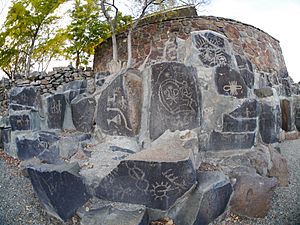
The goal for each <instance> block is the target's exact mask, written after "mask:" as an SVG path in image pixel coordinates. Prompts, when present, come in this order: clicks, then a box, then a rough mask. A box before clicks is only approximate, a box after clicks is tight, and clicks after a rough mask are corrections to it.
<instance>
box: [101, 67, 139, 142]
mask: <svg viewBox="0 0 300 225" xmlns="http://www.w3.org/2000/svg"><path fill="white" fill-rule="evenodd" d="M142 93H143V88H142V79H141V78H140V77H139V76H138V73H137V72H136V71H128V72H126V73H125V74H119V75H118V76H117V77H116V78H115V79H114V80H113V81H112V82H111V83H110V84H109V85H108V86H107V87H106V88H105V89H104V91H103V92H102V94H101V96H100V98H99V100H98V108H97V117H96V123H97V125H98V126H99V127H100V128H101V130H102V132H103V133H105V134H109V135H120V136H129V137H131V136H134V135H136V134H137V133H138V131H139V128H140V120H141V107H142Z"/></svg>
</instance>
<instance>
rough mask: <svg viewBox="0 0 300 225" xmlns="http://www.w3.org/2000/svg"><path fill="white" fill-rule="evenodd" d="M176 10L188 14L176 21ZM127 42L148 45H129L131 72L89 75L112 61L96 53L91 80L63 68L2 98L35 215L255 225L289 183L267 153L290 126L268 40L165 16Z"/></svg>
mask: <svg viewBox="0 0 300 225" xmlns="http://www.w3.org/2000/svg"><path fill="white" fill-rule="evenodd" d="M183 10H186V9H183ZM185 12H195V10H192V9H189V10H187V11H184V13H182V14H181V13H178V12H176V13H175V15H184V14H185ZM177 13H178V14H177ZM172 15H174V14H172ZM167 16H168V15H167ZM205 21H206V22H205ZM176 24H177V25H176ZM199 24H202V25H201V26H200V25H199ZM207 26H208V27H207ZM239 26H240V27H239ZM151 27H152V28H153V27H154V28H155V30H153V31H151V32H150V31H149V32H142V29H150V28H151ZM237 27H239V28H241V29H238V28H237ZM154 28H153V29H154ZM201 28H202V29H201ZM157 29H160V30H157ZM246 31H248V32H250V33H247V32H246ZM243 32H244V33H243ZM251 32H252V33H251ZM137 34H138V35H149V37H148V38H143V36H141V37H140V38H137V37H136V38H135V42H134V43H135V44H134V46H133V47H134V55H135V59H136V63H137V64H136V68H131V69H128V70H121V71H118V72H116V73H109V72H103V71H99V70H102V69H103V70H104V69H106V67H105V64H106V62H108V61H109V57H108V56H109V55H110V54H109V52H110V49H109V48H107V46H106V45H101V46H100V47H98V48H97V49H98V50H97V54H96V56H95V65H94V68H95V69H96V70H98V72H97V73H96V74H95V76H94V77H92V79H87V78H88V77H89V76H90V75H92V74H93V73H92V71H83V72H82V73H81V74H83V75H79V74H78V73H77V72H76V71H75V72H74V71H73V70H70V68H64V69H60V72H59V71H57V72H54V73H53V74H52V73H51V75H50V76H44V77H43V76H42V75H41V74H38V75H37V76H34V77H35V78H32V80H31V81H30V80H29V79H27V80H26V81H25V82H24V81H23V82H20V83H19V84H18V85H21V86H16V87H13V88H12V89H10V91H9V95H8V96H9V98H8V101H9V108H8V115H7V116H4V117H1V121H0V122H1V123H0V124H1V126H0V127H1V137H2V138H1V143H2V144H3V147H4V150H5V151H6V152H7V153H9V154H10V155H13V156H15V157H18V158H19V159H21V160H24V163H23V165H24V167H25V168H26V171H27V173H28V176H29V178H30V180H31V182H32V184H33V187H34V189H35V191H36V193H37V195H38V197H39V198H40V201H41V203H42V205H44V207H45V208H46V209H47V212H49V213H50V214H51V215H54V216H55V217H57V218H59V219H61V220H64V221H66V220H68V219H69V218H70V217H71V216H72V215H74V214H75V213H76V212H78V213H79V215H81V217H82V220H81V223H82V224H83V225H90V224H95V223H96V222H97V223H98V222H100V223H103V224H118V222H119V221H121V220H122V221H124V223H125V224H127V225H137V224H139V225H141V224H142V225H143V224H145V225H146V224H149V221H153V220H158V219H160V218H166V217H169V218H172V219H173V220H174V222H175V223H176V224H179V225H187V224H188V225H196V224H197V225H198V224H208V223H210V222H211V221H213V220H215V219H216V218H217V217H218V216H220V215H221V214H222V213H223V212H224V211H225V210H226V209H227V207H228V206H229V209H230V210H231V211H233V212H235V213H237V214H239V215H243V216H249V217H263V216H265V215H266V214H267V211H268V209H269V207H270V202H271V201H270V200H271V198H272V194H273V192H274V188H275V187H276V186H277V185H282V186H285V185H288V171H287V166H286V161H285V160H284V159H283V158H282V157H281V155H280V154H279V153H278V151H277V150H276V149H275V147H276V146H277V143H278V142H279V141H281V140H283V139H284V135H286V134H290V133H293V134H295V135H296V136H297V135H298V133H297V131H296V130H297V129H299V127H300V125H299V124H300V122H299V120H300V116H299V113H300V111H299V108H300V98H299V95H298V94H299V85H298V84H292V80H291V78H290V77H289V76H288V74H287V72H286V67H285V64H284V60H283V58H282V55H281V52H280V47H279V44H278V42H277V41H276V40H275V39H273V38H272V37H270V36H269V35H267V34H266V33H264V32H262V31H260V30H258V29H256V28H253V27H251V26H249V25H245V24H241V23H238V22H235V21H231V20H225V19H219V18H212V17H207V18H206V19H204V18H203V17H200V18H198V17H187V18H176V19H169V17H167V19H166V20H163V21H160V22H153V23H151V22H150V24H148V25H143V26H141V27H140V28H139V30H138V32H137ZM150 34H152V35H151V36H150ZM250 35H252V36H250ZM255 35H258V36H257V37H256V38H254V37H255ZM155 38H158V39H157V40H156V39H155ZM151 39H152V40H153V41H150V40H151ZM251 39H254V40H252V41H253V43H252V41H250V42H249V43H248V42H247V40H248V41H249V40H251ZM137 41H139V42H140V44H137ZM254 42H255V43H256V44H257V46H258V47H257V49H254V50H253V52H254V53H252V52H251V51H250V50H249V49H250V47H251V48H254V46H255V44H254ZM122 43H123V42H122ZM142 43H143V44H142ZM151 43H152V45H153V46H152V47H150V45H151ZM259 44H260V45H259ZM140 46H144V47H145V49H144V50H143V49H142V48H141V47H140ZM147 46H148V47H149V51H150V49H151V51H150V53H151V54H148V50H147ZM259 46H260V47H259ZM120 48H121V50H122V49H123V47H122V46H121V47H120ZM248 48H249V49H248ZM145 50H146V51H145ZM101 51H102V52H105V53H102V52H101ZM142 51H144V52H142ZM250 52H251V53H250ZM267 52H269V53H270V52H272V54H270V55H269V54H268V53H267ZM121 56H122V57H123V56H124V55H122V54H121ZM99 57H102V60H103V61H101V63H99V62H98V61H97V60H99ZM97 62H98V63H97ZM140 65H143V66H142V67H140V70H138V69H137V67H139V66H140ZM86 73H88V74H89V75H87V74H86ZM75 74H76V75H75ZM40 76H41V78H39V77H40ZM76 76H79V77H82V76H83V79H79V80H73V79H75V78H73V77H76ZM48 77H49V78H48ZM59 79H61V81H62V82H64V81H70V82H68V83H63V84H62V85H59V86H56V85H55V82H57V80H59ZM47 82H48V83H47ZM46 83H47V84H46ZM34 84H36V86H34ZM60 84H61V83H60ZM42 85H43V86H42ZM47 85H49V86H47ZM50 85H51V86H50ZM73 184H74V185H76V186H77V187H78V188H77V189H76V188H74V185H73ZM249 193H250V194H249ZM230 199H231V200H230ZM261 199H264V200H265V199H266V200H265V201H261ZM61 202H63V207H61ZM86 202H87V203H86ZM85 203H86V204H87V205H84V204H85ZM86 207H88V208H89V210H88V212H87V211H85V209H86ZM124 215H126V216H124Z"/></svg>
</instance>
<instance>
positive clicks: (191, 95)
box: [149, 62, 201, 140]
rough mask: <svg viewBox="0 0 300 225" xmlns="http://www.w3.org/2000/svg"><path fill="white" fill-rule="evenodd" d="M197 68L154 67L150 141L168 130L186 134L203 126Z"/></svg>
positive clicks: (167, 65)
mask: <svg viewBox="0 0 300 225" xmlns="http://www.w3.org/2000/svg"><path fill="white" fill-rule="evenodd" d="M196 77H197V71H196V69H195V68H193V67H187V66H185V65H184V64H180V63H175V62H165V63H159V64H155V65H152V75H151V92H152V95H151V103H150V127H149V131H150V138H151V139H152V140H155V139H157V138H158V137H159V136H160V135H162V134H163V133H164V132H165V131H166V130H168V129H170V130H171V131H175V130H186V129H193V128H195V127H199V126H200V120H201V116H200V115H201V92H200V89H199V85H198V82H197V78H196Z"/></svg>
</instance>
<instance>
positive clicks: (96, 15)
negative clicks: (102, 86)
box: [66, 0, 131, 67]
mask: <svg viewBox="0 0 300 225" xmlns="http://www.w3.org/2000/svg"><path fill="white" fill-rule="evenodd" d="M100 12H101V10H100V9H99V6H97V5H95V3H94V1H93V0H87V1H82V0H75V5H74V9H73V10H72V11H71V19H72V22H71V24H70V25H69V26H68V40H69V42H70V43H69V46H68V47H67V48H66V53H67V55H68V57H71V58H72V59H74V60H75V64H76V67H78V66H79V65H80V64H81V63H83V64H87V63H88V59H89V57H90V55H91V54H93V53H94V49H95V47H96V46H97V45H98V44H100V43H101V42H102V41H104V40H106V39H108V38H109V37H110V36H111V34H110V26H109V24H108V23H107V22H106V21H102V20H101V18H102V14H101V13H100ZM130 22H131V17H130V16H122V14H121V13H118V15H117V18H115V21H114V24H115V26H114V27H113V29H114V31H115V30H118V28H119V27H124V26H126V25H127V24H128V23H130Z"/></svg>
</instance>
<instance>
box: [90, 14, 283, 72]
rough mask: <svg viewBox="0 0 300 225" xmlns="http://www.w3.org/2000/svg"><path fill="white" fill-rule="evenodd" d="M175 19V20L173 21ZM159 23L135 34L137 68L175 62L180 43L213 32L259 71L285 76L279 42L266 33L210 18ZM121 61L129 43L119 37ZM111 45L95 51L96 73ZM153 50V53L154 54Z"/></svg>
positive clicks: (138, 30) (217, 18)
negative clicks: (191, 35) (195, 32)
mask: <svg viewBox="0 0 300 225" xmlns="http://www.w3.org/2000/svg"><path fill="white" fill-rule="evenodd" d="M174 17H175V18H174ZM174 17H173V19H166V20H158V19H157V18H155V20H156V21H155V20H154V21H152V23H150V24H146V25H142V26H140V27H138V28H137V30H136V31H135V32H134V33H133V40H132V43H133V44H132V45H133V49H134V50H133V58H134V60H135V65H134V66H135V67H138V66H140V65H141V64H142V63H143V62H144V60H145V59H146V58H147V57H148V62H147V64H148V65H149V64H153V63H155V62H157V61H163V60H167V61H176V60H177V55H175V54H173V53H174V52H173V51H172V49H173V48H174V47H175V46H178V44H179V43H180V41H181V39H183V40H186V39H188V38H189V37H190V33H191V32H193V31H200V30H212V31H216V32H218V33H220V34H223V35H224V36H226V37H227V38H228V40H229V43H230V45H231V46H232V48H233V50H234V51H235V53H236V54H242V55H244V56H245V57H246V58H248V59H249V60H250V61H251V63H252V64H253V65H255V66H256V69H257V70H258V71H261V72H272V73H274V74H277V75H278V74H285V73H286V66H285V62H284V59H283V56H282V51H281V48H280V45H279V41H278V40H276V39H275V38H273V37H271V36H270V35H268V34H267V33H265V32H264V31H262V30H260V29H258V28H255V27H253V26H251V25H247V24H244V23H241V22H238V21H234V20H231V19H225V18H220V17H210V16H200V17H198V16H196V15H190V17H185V18H176V16H174ZM119 39H124V41H119V44H120V46H119V53H120V59H121V60H122V61H125V60H126V59H127V49H126V47H127V46H126V44H127V42H126V39H125V36H124V35H120V36H119ZM109 46H110V45H109V43H105V44H102V45H100V46H98V47H97V48H96V52H95V59H94V70H95V71H105V70H106V69H107V68H106V64H107V62H109V60H111V55H112V54H111V48H110V47H109ZM151 48H152V50H151Z"/></svg>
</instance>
